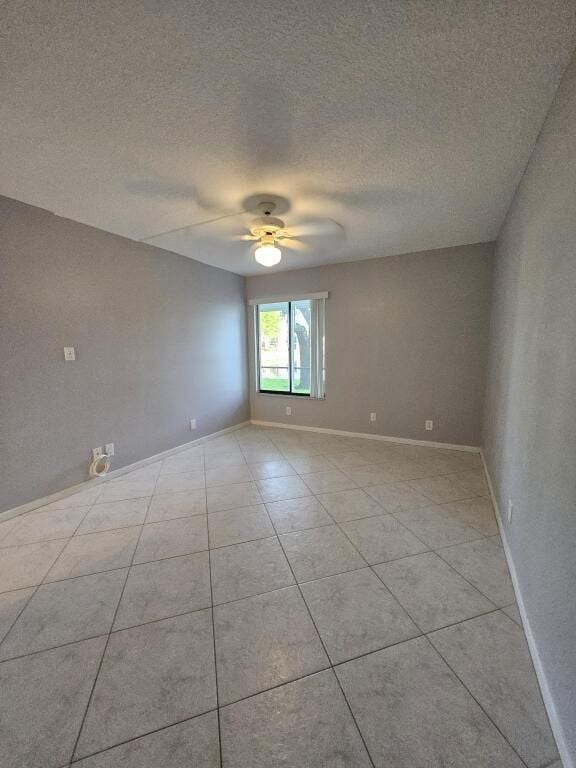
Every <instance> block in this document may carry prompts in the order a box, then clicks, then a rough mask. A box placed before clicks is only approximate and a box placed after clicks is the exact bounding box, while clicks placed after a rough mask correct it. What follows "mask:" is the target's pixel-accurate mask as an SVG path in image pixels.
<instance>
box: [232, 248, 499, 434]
mask: <svg viewBox="0 0 576 768" xmlns="http://www.w3.org/2000/svg"><path fill="white" fill-rule="evenodd" d="M492 253H493V245H492V244H491V243H484V244H479V245H471V246H462V247H457V248H446V249H442V250H434V251H426V252H422V253H415V254H408V255H404V256H393V257H388V258H382V259H374V260H371V261H362V262H355V263H346V264H336V265H331V266H323V267H315V268H313V269H304V270H297V271H294V272H280V273H273V274H266V275H262V276H258V277H249V278H248V283H247V285H248V295H249V297H251V298H258V297H267V296H274V295H280V294H290V293H297V292H310V291H325V290H326V291H329V292H330V298H329V299H328V300H327V301H326V369H327V372H326V400H325V401H319V400H309V399H307V398H298V397H293V398H290V399H287V398H286V397H285V396H278V395H263V394H259V393H257V392H256V382H255V377H254V371H255V365H254V333H253V328H252V324H253V316H252V313H250V334H249V338H250V347H251V361H250V362H251V364H250V371H251V377H252V381H251V405H252V418H253V419H261V420H264V421H275V422H286V423H292V424H299V425H305V426H317V427H328V428H334V429H343V430H349V431H352V432H368V433H375V434H381V435H390V436H396V437H408V438H416V439H424V440H426V439H427V440H436V441H441V442H447V443H458V444H464V445H478V444H479V439H480V430H481V422H482V406H483V401H484V384H485V368H486V356H487V336H488V322H489V309H490V292H491V284H492ZM286 405H291V406H292V416H291V417H288V416H286V415H285V406H286ZM371 411H376V413H377V422H376V423H375V424H374V423H371V422H370V420H369V413H370V412H371ZM426 419H433V420H434V430H433V431H432V432H426V431H425V430H424V421H425V420H426Z"/></svg>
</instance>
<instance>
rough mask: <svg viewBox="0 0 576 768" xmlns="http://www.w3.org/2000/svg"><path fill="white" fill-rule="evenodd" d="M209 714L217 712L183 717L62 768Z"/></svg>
mask: <svg viewBox="0 0 576 768" xmlns="http://www.w3.org/2000/svg"><path fill="white" fill-rule="evenodd" d="M211 712H216V713H217V712H218V710H217V709H216V708H213V709H207V710H206V711H205V712H200V713H199V714H197V715H192V717H185V718H184V719H183V720H176V721H175V722H173V723H170V725H162V726H160V727H159V728H154V729H153V730H151V731H146V733H141V734H138V736H133V737H132V738H130V739H124V741H119V742H117V743H116V744H112V745H111V746H109V747H105V748H104V749H99V750H98V751H97V752H90V754H89V755H83V756H82V757H77V758H76V759H72V762H71V763H66V765H65V766H63V767H62V768H67V766H72V765H75V764H76V763H78V762H80V761H82V760H87V759H88V758H91V757H94V756H95V755H103V754H104V753H105V752H110V751H111V750H113V749H116V748H117V747H122V746H124V745H125V744H131V743H132V742H133V741H138V739H143V738H145V737H146V736H152V735H154V734H155V733H160V732H161V731H167V730H168V729H169V728H173V727H174V726H176V725H182V723H188V722H190V721H191V720H197V719H198V718H200V717H204V716H205V715H209V714H210V713H211Z"/></svg>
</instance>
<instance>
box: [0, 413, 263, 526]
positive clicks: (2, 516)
mask: <svg viewBox="0 0 576 768" xmlns="http://www.w3.org/2000/svg"><path fill="white" fill-rule="evenodd" d="M249 424H250V422H249V421H242V422H241V423H240V424H234V426H232V427H226V428H225V429H220V430H218V432H211V433H210V434H209V435H204V437H199V438H197V439H196V440H191V441H190V442H189V443H183V444H182V445H177V446H176V447H175V448H169V449H168V450H167V451H162V453H156V454H154V455H153V456H148V457H147V458H145V459H140V460H139V461H135V462H134V463H133V464H127V465H126V466H125V467H120V468H119V469H114V470H112V472H109V473H108V474H107V475H105V476H104V477H93V478H90V479H89V480H84V481H83V482H82V483H78V484H77V485H71V486H70V487H69V488H64V489H63V490H61V491H57V492H56V493H52V494H50V495H49V496H43V497H42V498H40V499H34V501H29V502H27V503H26V504H21V505H20V506H18V507H13V508H12V509H7V510H6V511H4V512H0V521H1V522H4V521H5V520H10V518H12V517H18V515H23V514H24V513H25V512H31V511H32V510H34V509H38V507H44V506H45V505H46V504H51V503H52V502H53V501H60V499H65V498H66V497H68V496H72V495H73V494H75V493H79V492H80V491H85V490H86V489H87V488H93V487H94V486H96V485H100V484H101V483H107V482H108V481H109V480H113V479H114V478H115V477H121V476H122V475H126V474H128V472H133V471H134V470H135V469H140V468H141V467H145V466H147V465H148V464H154V462H155V461H160V460H161V459H167V458H168V457H169V456H174V455H175V454H177V453H181V452H182V451H186V450H188V449H189V448H193V447H194V446H195V445H201V444H202V443H205V442H207V441H208V440H213V439H214V438H215V437H219V436H220V435H226V434H228V433H229V432H235V431H236V430H237V429H241V428H242V427H246V426H248V425H249Z"/></svg>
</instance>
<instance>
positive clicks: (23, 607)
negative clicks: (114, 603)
mask: <svg viewBox="0 0 576 768" xmlns="http://www.w3.org/2000/svg"><path fill="white" fill-rule="evenodd" d="M94 503H96V502H94ZM92 506H94V504H93V505H92ZM92 506H87V507H86V514H85V515H84V516H83V517H82V519H81V520H80V521H79V522H78V525H77V526H76V528H75V529H74V533H72V536H74V534H75V533H76V531H77V530H78V528H79V527H80V526H81V525H82V523H83V522H84V520H86V517H87V516H88V513H89V512H90V511H91V509H92ZM54 511H56V510H54ZM22 518H23V519H22V522H24V516H22ZM19 527H20V526H19V525H16V526H15V528H19ZM12 532H13V531H10V533H12ZM72 536H71V537H70V539H71V538H72ZM70 539H68V541H70ZM51 541H63V539H51ZM33 543H34V542H33ZM36 543H41V542H36ZM16 546H19V545H16ZM23 546H26V545H23ZM67 546H68V542H67V543H66V544H65V545H64V546H63V547H62V549H61V550H60V552H59V553H58V557H57V558H56V559H55V560H54V562H53V563H52V564H51V565H49V566H48V568H47V569H46V572H45V573H44V576H43V577H42V581H41V582H40V583H39V584H36V585H31V586H32V587H35V589H34V591H33V592H32V594H31V595H30V597H29V598H28V600H26V602H25V603H24V605H23V606H22V610H21V611H19V612H18V615H17V616H16V618H15V619H14V621H13V622H12V623H11V624H10V626H9V627H8V631H7V632H6V633H5V634H4V635H3V636H2V638H1V639H0V647H1V646H2V645H3V643H4V641H5V640H6V639H7V638H8V635H9V634H10V633H11V632H12V629H13V628H14V626H15V625H16V622H17V621H18V620H19V618H20V616H22V614H23V613H24V611H25V610H26V608H28V606H29V604H30V602H31V600H32V598H34V597H35V596H36V592H38V590H39V589H40V587H41V586H43V584H44V579H45V578H46V576H47V575H48V574H49V573H50V571H51V570H52V568H53V567H54V566H55V565H56V563H57V561H58V560H59V559H60V556H61V555H62V552H64V550H65V549H66V547H67ZM30 588H31V587H21V589H30ZM9 592H18V590H17V589H13V590H8V593H9ZM2 594H7V593H6V592H4V593H2Z"/></svg>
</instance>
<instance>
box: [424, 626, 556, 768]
mask: <svg viewBox="0 0 576 768" xmlns="http://www.w3.org/2000/svg"><path fill="white" fill-rule="evenodd" d="M429 637H430V640H431V642H432V644H433V645H434V647H435V648H436V649H437V650H438V651H439V652H440V654H441V655H442V657H443V658H444V659H446V661H447V663H448V664H449V665H450V667H451V668H452V669H453V670H454V671H455V673H456V674H457V675H458V677H459V678H460V679H461V680H462V682H463V683H464V685H465V686H466V687H467V688H468V689H469V691H470V692H471V693H472V695H473V696H474V698H475V699H476V700H477V701H478V703H479V704H480V706H481V707H482V708H483V709H484V711H485V712H486V713H487V714H488V716H489V717H490V718H491V719H492V721H493V722H494V723H495V724H496V725H497V726H498V728H499V729H500V731H501V732H502V733H503V734H504V736H505V737H506V738H507V739H508V741H509V742H510V743H511V744H512V746H513V747H514V749H515V750H516V751H517V752H518V754H519V755H520V757H521V758H522V759H523V760H524V762H525V763H526V764H527V765H528V768H540V766H544V765H548V763H549V762H550V761H552V760H554V759H556V758H557V757H558V753H557V750H556V746H555V743H554V738H553V736H552V732H551V730H550V726H549V724H548V719H547V717H546V711H545V709H544V704H543V703H542V699H541V697H540V690H539V688H538V682H537V680H536V675H535V674H534V669H533V666H532V661H531V659H530V654H529V652H528V646H527V645H526V641H525V639H524V635H523V632H522V630H521V629H520V627H519V626H518V625H517V624H516V623H515V622H513V621H512V620H511V619H510V618H509V617H508V616H505V615H504V614H502V613H501V612H500V611H498V612H496V613H491V614H488V615H486V616H479V617H478V618H476V619H470V621H465V622H463V623H462V624H457V625H456V626H453V627H448V628H447V629H441V630H439V631H438V632H434V633H432V634H431V635H430V636H429Z"/></svg>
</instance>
